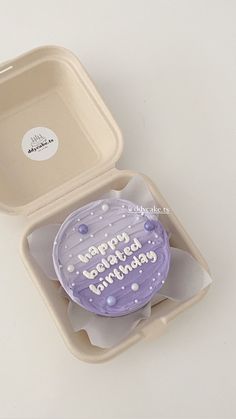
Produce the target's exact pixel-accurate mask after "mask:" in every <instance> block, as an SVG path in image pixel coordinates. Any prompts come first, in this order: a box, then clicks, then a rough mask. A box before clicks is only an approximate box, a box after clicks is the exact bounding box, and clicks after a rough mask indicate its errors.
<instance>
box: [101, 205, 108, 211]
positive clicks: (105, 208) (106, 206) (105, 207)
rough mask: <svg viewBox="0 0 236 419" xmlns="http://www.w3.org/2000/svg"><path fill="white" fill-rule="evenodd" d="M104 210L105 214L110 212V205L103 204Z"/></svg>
mask: <svg viewBox="0 0 236 419" xmlns="http://www.w3.org/2000/svg"><path fill="white" fill-rule="evenodd" d="M102 210H103V211H104V212H106V211H108V210H109V205H108V204H103V205H102Z"/></svg>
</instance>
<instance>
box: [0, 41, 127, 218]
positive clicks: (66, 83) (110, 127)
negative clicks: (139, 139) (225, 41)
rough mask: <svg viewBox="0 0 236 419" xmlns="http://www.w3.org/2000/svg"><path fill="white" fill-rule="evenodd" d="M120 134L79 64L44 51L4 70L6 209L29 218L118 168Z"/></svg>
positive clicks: (1, 132)
mask: <svg viewBox="0 0 236 419" xmlns="http://www.w3.org/2000/svg"><path fill="white" fill-rule="evenodd" d="M122 148H123V141H122V135H121V133H120V130H119V128H118V126H117V124H116V123H115V121H114V119H113V118H112V116H111V114H110V112H109V111H108V109H107V107H106V106H105V104H104V102H103V101H102V99H101V98H100V96H99V94H98V93H97V91H96V89H95V87H94V85H93V84H92V82H91V81H90V79H89V77H88V75H87V73H86V72H85V70H84V69H83V67H82V66H81V64H80V62H79V60H78V59H77V57H75V56H74V55H73V54H72V53H71V52H69V51H68V50H65V49H63V48H60V47H42V48H38V49H35V50H32V51H30V52H29V53H27V54H24V55H22V56H20V57H19V58H17V59H15V60H13V61H11V62H8V63H5V64H4V65H1V66H0V209H1V210H3V211H5V212H9V213H23V214H29V213H32V212H34V211H36V210H37V209H38V208H41V207H43V206H45V205H47V204H48V203H50V202H52V201H53V200H55V199H57V198H59V197H60V196H63V195H65V194H66V193H67V192H69V191H71V190H73V189H75V188H77V187H78V186H80V185H82V184H85V183H86V182H89V181H90V180H92V179H94V178H96V177H97V176H99V175H100V174H102V173H105V172H106V171H108V170H109V169H111V168H112V167H114V166H115V163H116V161H117V160H118V159H119V157H120V155H121V152H122Z"/></svg>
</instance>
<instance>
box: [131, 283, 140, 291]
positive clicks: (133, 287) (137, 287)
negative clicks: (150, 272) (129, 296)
mask: <svg viewBox="0 0 236 419" xmlns="http://www.w3.org/2000/svg"><path fill="white" fill-rule="evenodd" d="M131 289H132V291H138V290H139V284H137V282H134V283H133V284H132V285H131Z"/></svg>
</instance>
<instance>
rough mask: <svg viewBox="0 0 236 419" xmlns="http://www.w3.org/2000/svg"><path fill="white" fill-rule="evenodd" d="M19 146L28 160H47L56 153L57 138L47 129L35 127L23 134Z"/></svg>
mask: <svg viewBox="0 0 236 419" xmlns="http://www.w3.org/2000/svg"><path fill="white" fill-rule="evenodd" d="M21 146H22V150H23V153H24V154H25V155H26V156H27V157H28V158H29V159H31V160H36V161H43V160H48V159H50V158H51V157H53V156H54V154H56V152H57V149H58V138H57V136H56V134H55V132H53V131H52V130H51V129H49V128H46V127H35V128H32V129H30V130H29V131H27V132H26V133H25V135H24V137H23V139H22V144H21Z"/></svg>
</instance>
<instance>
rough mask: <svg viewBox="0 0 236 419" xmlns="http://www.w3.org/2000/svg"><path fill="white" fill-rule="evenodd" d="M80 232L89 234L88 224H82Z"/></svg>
mask: <svg viewBox="0 0 236 419" xmlns="http://www.w3.org/2000/svg"><path fill="white" fill-rule="evenodd" d="M78 230H79V232H80V233H81V234H87V232H88V226H87V225H86V224H80V225H79V229H78Z"/></svg>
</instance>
